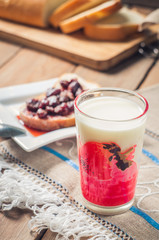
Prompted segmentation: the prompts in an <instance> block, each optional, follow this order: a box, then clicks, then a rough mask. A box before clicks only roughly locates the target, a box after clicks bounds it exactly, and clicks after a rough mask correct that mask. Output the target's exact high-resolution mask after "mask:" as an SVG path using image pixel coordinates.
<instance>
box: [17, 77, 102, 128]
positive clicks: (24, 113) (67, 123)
mask: <svg viewBox="0 0 159 240" xmlns="http://www.w3.org/2000/svg"><path fill="white" fill-rule="evenodd" d="M72 79H76V80H77V81H78V83H79V84H80V86H81V87H82V89H83V90H86V89H91V88H97V87H98V85H97V84H95V83H91V82H87V81H85V80H84V79H83V78H81V77H79V76H78V75H77V74H74V73H67V74H64V75H62V76H61V77H60V78H58V79H57V80H56V82H54V85H53V87H54V88H56V89H59V88H61V84H60V81H61V80H65V81H68V82H70V81H71V80H72ZM34 99H36V100H42V99H46V93H43V94H41V95H40V96H36V97H35V98H34ZM73 101H74V100H73ZM19 116H20V119H21V120H22V121H23V122H24V124H25V125H26V126H28V127H31V128H34V129H38V130H42V131H52V130H55V129H59V128H65V127H71V126H74V125H75V116H74V112H73V111H71V112H70V113H69V114H68V115H67V114H66V115H50V114H48V115H47V117H46V118H40V117H39V116H38V115H37V113H36V112H34V111H31V110H30V109H29V110H28V108H27V105H26V104H25V105H23V106H21V108H20V112H19Z"/></svg>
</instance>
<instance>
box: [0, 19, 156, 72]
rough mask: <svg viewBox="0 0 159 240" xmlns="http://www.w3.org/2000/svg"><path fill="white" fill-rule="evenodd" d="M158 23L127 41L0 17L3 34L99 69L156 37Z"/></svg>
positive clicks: (0, 33)
mask: <svg viewBox="0 0 159 240" xmlns="http://www.w3.org/2000/svg"><path fill="white" fill-rule="evenodd" d="M157 29H158V26H153V27H151V29H150V30H149V31H147V32H145V33H142V34H141V33H140V34H136V35H135V36H133V38H132V37H131V38H129V39H128V40H126V41H124V42H108V41H94V40H90V39H88V38H86V37H85V36H84V35H83V33H82V31H78V32H76V33H74V34H70V35H65V34H62V33H61V32H60V31H56V30H54V29H51V28H50V29H39V28H34V27H30V26H24V25H21V24H16V23H12V22H9V21H4V20H0V37H1V38H4V39H7V40H9V41H13V42H17V43H20V44H23V45H26V46H29V47H33V48H35V49H38V50H41V51H44V52H46V53H49V54H53V55H55V56H58V57H61V58H63V59H66V60H69V61H71V62H73V63H77V64H82V65H85V66H88V67H91V68H94V69H97V70H107V69H109V68H110V67H113V66H115V65H116V64H118V63H119V62H121V61H122V60H123V59H126V58H128V57H130V56H131V55H132V54H133V53H135V52H136V51H137V50H138V47H139V44H140V43H141V42H142V41H145V42H146V43H147V42H152V41H154V40H155V39H156V38H157Z"/></svg>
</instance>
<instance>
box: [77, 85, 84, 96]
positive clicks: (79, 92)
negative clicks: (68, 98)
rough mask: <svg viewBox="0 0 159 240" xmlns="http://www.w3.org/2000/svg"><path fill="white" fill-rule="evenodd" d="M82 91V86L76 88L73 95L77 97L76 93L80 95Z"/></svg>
mask: <svg viewBox="0 0 159 240" xmlns="http://www.w3.org/2000/svg"><path fill="white" fill-rule="evenodd" d="M82 92H83V90H82V88H80V87H79V88H78V89H77V91H76V93H75V97H77V96H78V95H80V94H81V93H82Z"/></svg>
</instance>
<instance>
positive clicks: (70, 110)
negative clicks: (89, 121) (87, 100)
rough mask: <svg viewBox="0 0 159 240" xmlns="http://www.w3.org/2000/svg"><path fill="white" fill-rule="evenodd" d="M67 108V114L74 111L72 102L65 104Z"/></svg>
mask: <svg viewBox="0 0 159 240" xmlns="http://www.w3.org/2000/svg"><path fill="white" fill-rule="evenodd" d="M67 107H68V110H69V112H73V111H74V101H70V102H67Z"/></svg>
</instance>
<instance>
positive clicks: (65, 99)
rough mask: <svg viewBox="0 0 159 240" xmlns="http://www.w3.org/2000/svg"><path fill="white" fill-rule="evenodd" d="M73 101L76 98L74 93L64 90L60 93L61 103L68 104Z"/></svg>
mask: <svg viewBox="0 0 159 240" xmlns="http://www.w3.org/2000/svg"><path fill="white" fill-rule="evenodd" d="M73 99H74V96H73V94H72V92H70V91H68V90H64V91H62V92H61V93H60V97H59V101H60V103H62V102H68V101H70V100H73Z"/></svg>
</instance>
